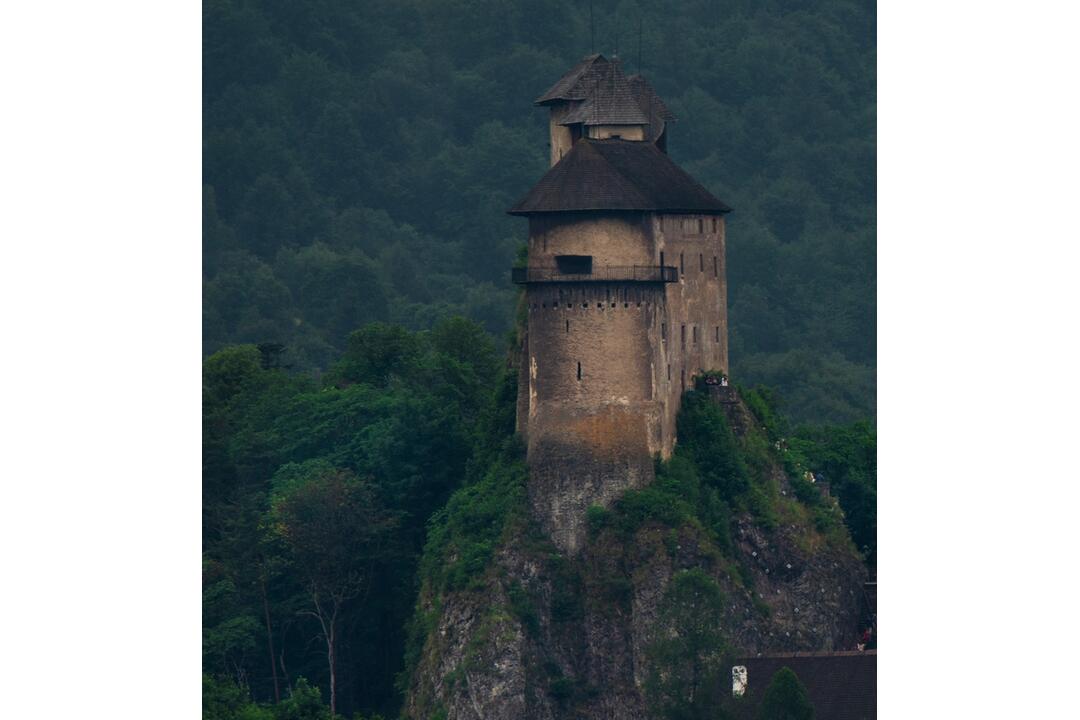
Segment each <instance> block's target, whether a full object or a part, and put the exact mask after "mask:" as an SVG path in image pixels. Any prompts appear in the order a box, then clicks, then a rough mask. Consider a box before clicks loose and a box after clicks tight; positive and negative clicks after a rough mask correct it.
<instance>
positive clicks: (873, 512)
mask: <svg viewBox="0 0 1080 720" xmlns="http://www.w3.org/2000/svg"><path fill="white" fill-rule="evenodd" d="M790 444H791V450H792V452H793V453H797V454H798V456H799V457H800V458H802V459H803V462H804V463H805V464H806V465H807V467H809V468H810V469H811V470H813V471H814V472H815V473H816V474H817V475H818V477H819V478H820V479H821V480H823V481H826V482H828V483H829V485H830V492H831V494H832V495H834V496H835V497H837V498H838V499H839V501H840V507H841V508H842V509H843V510H844V517H845V520H846V522H847V526H848V529H849V530H850V532H851V537H852V539H853V540H854V541H855V544H856V546H857V547H858V548H859V549H860V550H862V551H863V553H864V555H865V556H866V560H867V563H869V564H870V566H871V567H873V566H874V565H876V563H877V430H876V429H875V428H874V426H873V425H871V424H870V423H867V422H859V423H853V424H851V425H846V426H828V425H827V426H818V427H813V426H800V427H798V428H797V429H796V430H795V433H794V434H793V436H792V437H791V439H790Z"/></svg>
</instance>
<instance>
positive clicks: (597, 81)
mask: <svg viewBox="0 0 1080 720" xmlns="http://www.w3.org/2000/svg"><path fill="white" fill-rule="evenodd" d="M557 102H568V103H571V108H570V111H569V112H568V113H567V115H566V117H564V118H563V120H562V124H563V125H575V124H579V123H580V124H584V125H645V124H647V123H648V122H649V113H648V110H646V109H643V108H642V106H641V102H639V98H638V96H637V95H636V93H635V90H634V88H632V87H631V85H630V82H629V81H628V80H627V77H626V75H625V74H624V73H623V71H622V66H621V64H620V63H619V61H618V60H614V61H612V60H608V59H607V58H605V57H604V56H603V55H589V56H588V57H586V58H585V59H584V60H582V61H581V62H580V63H578V64H577V65H575V66H574V67H573V68H571V70H570V72H568V73H566V74H565V75H563V76H562V77H561V78H559V81H558V82H556V83H555V84H554V85H553V86H551V88H550V89H549V90H548V91H547V92H546V93H544V94H543V95H541V96H540V97H539V98H537V100H536V104H537V105H549V104H553V103H557Z"/></svg>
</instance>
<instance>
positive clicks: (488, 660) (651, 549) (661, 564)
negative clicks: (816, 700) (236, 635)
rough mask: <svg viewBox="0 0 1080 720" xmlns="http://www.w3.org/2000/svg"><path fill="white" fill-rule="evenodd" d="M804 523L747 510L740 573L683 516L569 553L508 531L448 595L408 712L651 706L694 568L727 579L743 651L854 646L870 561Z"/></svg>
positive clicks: (496, 713)
mask: <svg viewBox="0 0 1080 720" xmlns="http://www.w3.org/2000/svg"><path fill="white" fill-rule="evenodd" d="M797 530H798V528H797V527H796V528H794V529H793V528H792V527H790V526H780V527H777V528H775V529H774V530H772V531H765V530H762V529H761V528H758V527H756V526H754V525H753V524H752V522H751V521H750V519H749V518H741V519H739V521H738V523H737V529H736V530H735V533H734V534H735V535H736V540H737V550H736V555H737V562H738V563H739V564H741V565H742V566H743V568H744V570H743V571H742V574H743V576H744V577H740V573H739V572H738V571H734V570H733V569H732V565H733V563H732V561H731V560H730V559H726V558H722V557H719V556H718V555H717V553H716V551H715V549H714V548H713V547H712V546H711V545H710V544H709V543H708V542H707V541H706V540H704V539H703V538H702V537H701V536H700V534H699V532H698V531H696V530H693V529H691V528H686V527H684V528H682V529H680V530H679V531H677V532H675V531H669V530H667V529H666V528H660V527H659V526H653V527H645V528H643V529H641V530H640V531H639V532H638V533H637V535H636V536H635V537H634V538H633V540H632V541H630V542H617V541H614V540H613V539H612V538H609V537H601V538H598V539H596V542H594V543H590V544H589V545H587V546H586V547H584V548H583V549H582V550H581V552H580V554H579V556H577V557H575V558H573V559H568V558H566V557H563V556H560V555H558V554H556V553H553V552H552V551H553V548H551V547H550V546H549V547H547V548H544V547H536V546H530V545H529V544H528V543H527V542H526V540H525V539H524V538H521V539H520V540H519V541H518V542H513V543H510V544H508V545H507V546H506V547H504V548H503V549H502V550H501V552H500V553H499V555H498V559H497V562H496V567H495V568H493V570H492V572H490V573H489V575H488V581H487V584H486V586H485V588H484V589H483V590H482V591H479V592H469V593H458V594H452V595H450V596H449V597H447V598H446V599H445V603H444V605H443V607H442V611H441V614H440V617H439V621H438V624H437V627H436V629H435V631H434V632H433V633H432V634H431V636H429V638H428V644H427V646H426V648H425V653H424V657H423V660H422V661H421V664H420V667H419V668H418V671H417V672H416V674H415V676H414V678H413V685H412V688H411V691H410V693H409V698H408V704H407V707H406V716H407V717H411V718H425V719H426V718H429V717H439V715H438V713H439V712H440V711H445V713H446V715H445V717H446V718H448V719H462V720H465V719H468V720H479V719H480V718H484V719H487V720H511V719H517V718H563V717H578V718H581V717H585V718H596V719H598V720H599V719H601V718H603V719H605V720H616V719H622V718H626V719H629V718H641V717H644V716H645V715H646V714H647V713H646V705H645V698H644V694H643V687H644V682H645V678H646V676H647V674H648V666H647V661H646V652H645V651H646V648H647V647H648V644H649V642H650V639H651V635H650V633H651V631H652V628H653V626H654V623H655V622H656V619H657V617H658V615H659V611H660V605H661V602H662V600H663V598H664V593H665V591H666V589H667V586H668V583H669V582H670V580H671V578H672V576H673V575H674V574H675V573H676V572H677V571H679V570H682V569H689V568H694V567H700V568H703V569H705V570H706V571H707V572H708V573H709V574H710V575H712V576H713V577H714V578H716V580H717V582H718V583H719V585H720V587H721V588H722V589H723V591H724V594H725V598H726V601H727V608H726V613H725V618H724V625H725V629H726V631H727V634H728V636H729V638H730V639H731V642H732V644H733V645H735V646H736V647H737V648H739V649H740V650H742V651H743V652H744V653H747V654H754V653H764V652H787V651H797V650H803V651H811V650H840V649H850V648H853V647H854V643H855V641H856V638H857V636H858V632H859V623H860V614H861V609H862V608H861V594H860V593H861V587H862V582H863V579H864V575H865V570H864V569H863V566H862V563H861V562H860V560H859V559H858V558H857V557H855V556H854V555H853V554H851V553H850V552H848V551H845V550H844V549H842V548H841V549H837V548H829V547H821V548H815V547H813V546H807V544H806V542H805V538H804V537H802V536H801V535H800V534H799V533H798V532H797ZM673 533H675V534H674V535H673ZM748 586H749V587H748ZM512 588H513V589H514V590H513V592H514V594H515V595H516V597H517V602H514V601H513V600H511V592H512V590H511V589H512Z"/></svg>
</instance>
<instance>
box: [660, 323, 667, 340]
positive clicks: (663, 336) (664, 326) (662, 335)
mask: <svg viewBox="0 0 1080 720" xmlns="http://www.w3.org/2000/svg"><path fill="white" fill-rule="evenodd" d="M660 339H661V340H667V323H660Z"/></svg>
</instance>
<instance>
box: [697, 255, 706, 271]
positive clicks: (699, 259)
mask: <svg viewBox="0 0 1080 720" xmlns="http://www.w3.org/2000/svg"><path fill="white" fill-rule="evenodd" d="M697 264H698V271H700V272H705V256H704V255H702V254H701V253H698V256H697Z"/></svg>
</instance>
